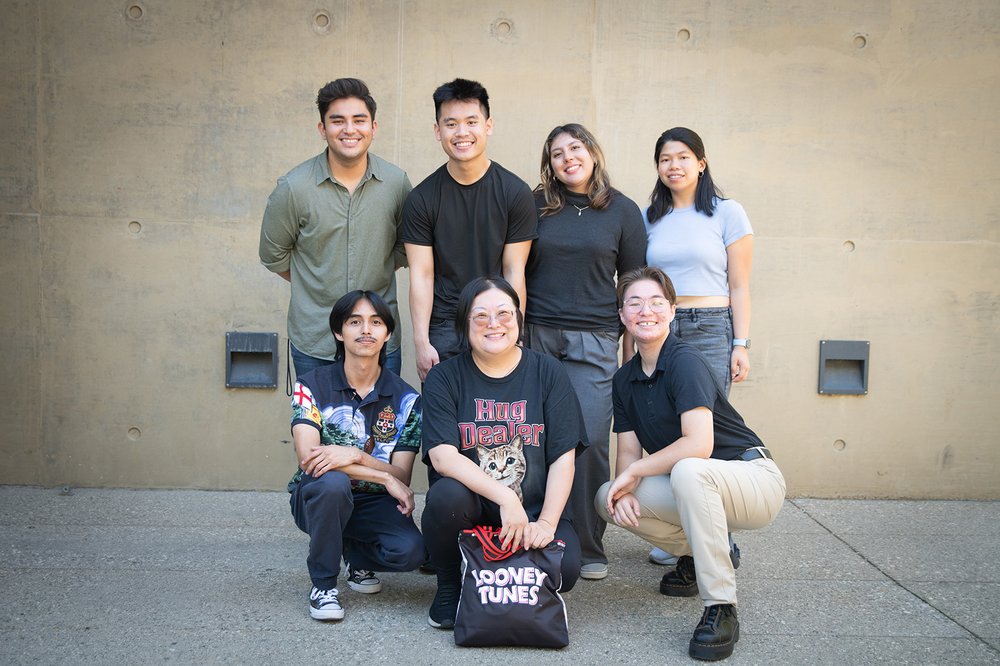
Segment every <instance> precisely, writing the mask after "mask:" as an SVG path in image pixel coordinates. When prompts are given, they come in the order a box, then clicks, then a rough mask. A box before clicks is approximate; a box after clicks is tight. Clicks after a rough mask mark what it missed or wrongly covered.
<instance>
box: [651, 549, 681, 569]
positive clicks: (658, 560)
mask: <svg viewBox="0 0 1000 666" xmlns="http://www.w3.org/2000/svg"><path fill="white" fill-rule="evenodd" d="M649 561H650V562H652V563H653V564H662V565H663V566H665V567H672V566H674V565H675V564H677V556H676V555H671V554H670V553H668V552H667V551H665V550H663V549H662V548H654V549H653V550H651V551H649Z"/></svg>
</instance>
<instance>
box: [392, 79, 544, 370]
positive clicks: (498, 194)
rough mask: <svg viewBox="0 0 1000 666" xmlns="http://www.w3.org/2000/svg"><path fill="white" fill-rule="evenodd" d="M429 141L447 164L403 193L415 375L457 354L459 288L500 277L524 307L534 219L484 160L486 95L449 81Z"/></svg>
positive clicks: (517, 192)
mask: <svg viewBox="0 0 1000 666" xmlns="http://www.w3.org/2000/svg"><path fill="white" fill-rule="evenodd" d="M434 111H435V118H436V122H435V123H434V135H435V137H436V138H437V140H438V141H440V142H441V147H442V148H443V149H444V152H445V154H446V155H447V156H448V161H447V162H446V163H445V164H444V165H443V166H441V167H440V168H439V169H438V170H437V171H435V172H434V173H432V174H431V175H430V176H428V177H427V178H426V179H425V180H424V181H423V182H422V183H420V184H419V185H417V187H416V188H414V190H413V191H412V192H411V193H410V195H409V196H408V197H407V199H406V203H405V205H404V208H403V226H402V231H401V234H400V236H401V238H402V240H403V242H404V244H405V247H406V256H407V260H408V263H409V264H410V316H411V319H412V321H413V343H414V346H415V348H416V357H417V373H418V374H419V376H420V380H421V381H423V380H424V378H425V377H426V376H427V371H428V370H430V369H431V367H432V366H434V365H436V364H437V363H439V362H440V361H443V360H444V359H446V358H449V357H451V356H454V355H456V354H457V353H458V351H459V350H458V347H457V340H456V338H455V333H454V330H453V327H454V320H455V307H456V303H457V301H458V295H459V293H460V292H461V291H462V288H463V287H464V286H465V285H466V284H467V283H468V282H470V281H471V280H472V279H473V278H476V277H480V276H482V275H503V277H504V278H506V279H507V281H508V282H510V283H511V285H513V286H514V289H515V290H516V291H517V293H518V296H520V299H521V303H522V304H523V303H525V288H524V266H525V263H526V262H527V259H528V252H529V250H530V249H531V241H532V240H534V239H535V238H536V237H537V236H538V232H537V226H538V217H537V213H536V212H535V205H534V201H533V199H532V196H531V190H530V188H529V187H528V185H527V184H526V183H525V182H524V181H523V180H521V179H520V178H518V177H517V176H515V175H514V174H513V173H511V172H510V171H508V170H506V169H504V168H503V167H502V166H500V165H499V164H497V163H496V162H493V161H491V160H490V159H489V158H488V157H487V156H486V143H487V138H488V137H489V135H490V134H492V133H493V119H492V118H491V117H490V104H489V95H488V94H487V92H486V89H485V88H484V87H483V86H482V85H480V84H479V83H478V82H476V81H469V80H467V79H455V80H454V81H451V82H449V83H445V84H444V85H442V86H440V87H439V88H438V89H437V90H435V91H434Z"/></svg>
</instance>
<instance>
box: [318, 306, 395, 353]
mask: <svg viewBox="0 0 1000 666" xmlns="http://www.w3.org/2000/svg"><path fill="white" fill-rule="evenodd" d="M361 299H365V300H366V301H368V302H369V303H371V305H372V308H373V309H374V310H375V314H377V315H378V316H379V317H381V318H382V321H383V322H385V327H386V329H387V330H388V331H389V335H392V333H393V331H395V330H396V320H395V319H393V317H392V310H390V309H389V305H388V304H387V303H386V302H385V301H384V300H382V297H381V296H379V295H378V294H376V293H375V292H374V291H368V290H367V289H355V290H354V291H349V292H347V293H346V294H344V295H343V296H341V297H340V298H339V299H337V302H336V303H334V304H333V309H332V310H330V332H331V333H333V334H334V336H333V339H334V340H335V341H336V342H337V352H336V354H335V355H334V357H333V360H335V361H340V360H343V358H344V341H343V340H337V335H343V331H344V322H345V321H347V320H348V319H349V318H350V316H351V313H352V312H354V306H355V305H357V304H358V301H360V300H361ZM388 346H389V343H388V340H387V341H386V343H385V344H384V345H382V349H381V350H379V353H378V364H379V365H385V355H386V352H385V348H386V347H388Z"/></svg>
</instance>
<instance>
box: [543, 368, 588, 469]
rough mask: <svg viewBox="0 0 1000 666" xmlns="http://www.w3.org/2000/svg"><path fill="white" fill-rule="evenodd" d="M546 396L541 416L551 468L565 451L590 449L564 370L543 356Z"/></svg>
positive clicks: (546, 461)
mask: <svg viewBox="0 0 1000 666" xmlns="http://www.w3.org/2000/svg"><path fill="white" fill-rule="evenodd" d="M541 360H542V361H543V367H544V371H543V376H545V386H546V387H547V390H546V391H545V396H544V398H543V403H542V413H543V418H544V419H545V464H546V465H551V464H552V463H554V462H555V461H556V460H558V459H559V457H560V456H562V455H563V454H564V453H566V452H567V451H573V450H574V449H579V451H580V452H582V451H583V449H584V448H586V447H587V446H589V445H590V443H589V441H588V440H587V429H586V425H585V424H584V421H583V411H582V410H581V409H580V401H579V399H577V397H576V391H574V390H573V385H572V384H570V382H569V376H568V375H567V374H566V370H565V369H563V367H562V365H560V364H559V362H558V361H555V360H554V359H552V358H551V357H549V356H542V357H541Z"/></svg>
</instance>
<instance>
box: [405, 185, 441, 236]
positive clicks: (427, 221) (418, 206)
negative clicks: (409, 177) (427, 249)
mask: <svg viewBox="0 0 1000 666" xmlns="http://www.w3.org/2000/svg"><path fill="white" fill-rule="evenodd" d="M424 189H425V188H424V187H421V186H420V185H418V186H417V188H416V189H414V190H411V191H410V193H409V195H407V197H406V201H405V202H403V223H402V226H401V228H400V230H399V239H400V240H401V241H403V242H404V243H412V244H413V245H433V244H434V219H433V215H432V214H431V211H430V210H429V207H428V205H427V201H426V200H425V199H424V196H423V192H424Z"/></svg>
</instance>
